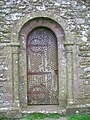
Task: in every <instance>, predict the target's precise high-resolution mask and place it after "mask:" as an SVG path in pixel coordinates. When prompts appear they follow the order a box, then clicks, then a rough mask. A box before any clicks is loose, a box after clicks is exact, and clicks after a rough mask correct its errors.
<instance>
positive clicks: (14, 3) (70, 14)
mask: <svg viewBox="0 0 90 120" xmlns="http://www.w3.org/2000/svg"><path fill="white" fill-rule="evenodd" d="M31 14H32V15H31ZM40 14H41V15H42V17H43V16H45V14H49V15H50V16H52V18H55V19H57V20H59V21H60V19H62V21H61V23H59V24H60V25H61V26H62V28H65V34H66V36H67V38H66V43H65V46H66V49H67V50H68V49H69V51H70V48H69V47H71V52H72V53H73V54H72V59H73V63H72V61H71V63H72V76H71V77H72V79H73V80H72V81H71V82H72V86H70V85H69V86H70V88H72V89H70V88H69V87H68V88H67V90H69V94H70V95H71V94H72V97H71V98H70V101H68V102H67V104H68V105H67V106H69V105H70V107H69V108H72V107H73V106H74V107H77V108H79V107H81V108H82V107H84V108H85V107H87V108H89V107H90V26H89V25H90V1H89V0H3V1H0V112H2V113H4V112H5V111H7V110H8V109H9V110H10V109H14V107H15V106H17V107H18V110H19V107H20V104H19V103H18V99H19V98H18V92H17V91H19V88H18V87H17V86H18V84H17V83H16V84H14V80H16V81H17V79H18V74H19V72H18V73H17V71H16V69H17V67H18V57H17V55H16V54H18V49H19V48H18V46H19V43H16V41H14V39H15V38H13V37H12V36H14V37H15V33H14V30H15V32H16V31H18V28H20V25H21V23H20V24H19V21H20V20H21V19H22V23H23V22H24V19H25V16H28V15H29V16H30V19H31V18H33V15H34V16H37V17H38V16H40ZM23 18H24V19H23ZM28 19H29V18H28ZM63 21H64V22H63ZM56 22H57V21H56ZM17 23H18V25H19V26H17V27H16V24H17ZM21 27H22V26H21ZM12 31H13V33H12ZM12 34H13V35H12ZM14 42H15V43H14ZM67 44H68V46H67ZM15 46H16V47H15ZM72 46H73V48H72ZM12 53H13V54H15V55H16V56H14V57H15V58H13V55H12ZM67 56H68V58H69V57H70V56H69V54H67ZM13 59H14V60H15V61H14V60H13ZM12 64H16V68H13V65H12ZM69 65H70V59H67V67H68V66H69ZM67 72H69V74H70V71H68V70H67ZM69 74H68V75H69ZM69 84H70V82H69ZM13 86H14V87H13ZM15 88H16V89H15ZM70 90H71V93H70ZM70 95H69V97H70ZM67 99H68V98H67ZM14 101H15V102H14ZM13 106H14V107H13ZM82 112H84V111H82ZM87 112H88V110H87ZM7 114H8V113H7Z"/></svg>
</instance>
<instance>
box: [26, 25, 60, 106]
mask: <svg viewBox="0 0 90 120" xmlns="http://www.w3.org/2000/svg"><path fill="white" fill-rule="evenodd" d="M27 62H28V66H27V71H28V104H31V105H35V104H36V105H40V104H42V105H43V104H58V77H57V76H58V69H57V64H58V63H57V40H56V36H55V34H54V33H53V32H52V31H51V30H49V29H47V28H44V27H40V28H36V29H34V30H33V31H31V32H30V34H29V36H28V38H27Z"/></svg>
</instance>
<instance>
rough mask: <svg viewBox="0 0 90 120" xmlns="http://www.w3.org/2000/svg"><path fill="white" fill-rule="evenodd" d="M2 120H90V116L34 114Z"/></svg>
mask: <svg viewBox="0 0 90 120" xmlns="http://www.w3.org/2000/svg"><path fill="white" fill-rule="evenodd" d="M0 120H90V115H89V114H87V115H86V114H81V115H80V114H74V115H70V116H60V115H59V114H52V115H50V114H39V113H36V114H35V113H34V114H30V115H27V116H24V117H22V118H20V119H14V118H12V119H10V118H0Z"/></svg>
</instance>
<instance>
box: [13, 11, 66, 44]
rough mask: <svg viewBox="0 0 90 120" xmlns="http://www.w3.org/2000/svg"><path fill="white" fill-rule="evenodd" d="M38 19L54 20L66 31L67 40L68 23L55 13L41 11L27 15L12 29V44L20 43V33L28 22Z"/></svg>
mask: <svg viewBox="0 0 90 120" xmlns="http://www.w3.org/2000/svg"><path fill="white" fill-rule="evenodd" d="M38 17H43V18H49V19H52V20H54V21H56V23H57V24H59V25H60V26H61V28H62V30H63V31H64V33H65V35H66V38H67V36H68V34H67V31H66V28H67V27H68V26H67V23H66V21H65V20H64V19H62V18H61V17H60V16H59V17H57V16H56V15H54V14H53V13H48V12H45V11H39V12H35V13H30V14H28V15H25V16H24V17H23V18H21V19H20V20H19V21H18V22H17V23H16V24H15V25H14V26H13V28H12V33H11V42H12V43H16V42H18V43H19V39H18V37H19V34H18V33H19V32H20V30H21V28H22V26H24V25H25V24H26V23H27V22H28V21H30V20H32V19H34V18H38Z"/></svg>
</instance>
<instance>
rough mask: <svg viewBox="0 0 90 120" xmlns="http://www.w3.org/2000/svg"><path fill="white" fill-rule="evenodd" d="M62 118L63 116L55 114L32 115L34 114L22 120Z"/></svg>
mask: <svg viewBox="0 0 90 120" xmlns="http://www.w3.org/2000/svg"><path fill="white" fill-rule="evenodd" d="M60 117H61V115H60V114H57V113H53V114H42V113H32V114H30V115H28V116H26V117H24V118H22V119H20V120H35V119H37V120H40V119H45V118H51V119H52V118H55V119H57V118H60Z"/></svg>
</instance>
